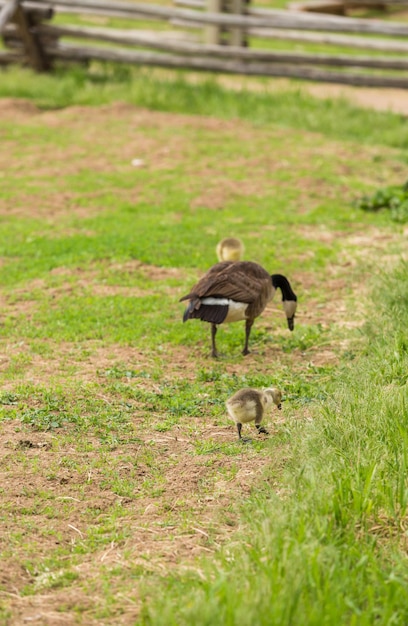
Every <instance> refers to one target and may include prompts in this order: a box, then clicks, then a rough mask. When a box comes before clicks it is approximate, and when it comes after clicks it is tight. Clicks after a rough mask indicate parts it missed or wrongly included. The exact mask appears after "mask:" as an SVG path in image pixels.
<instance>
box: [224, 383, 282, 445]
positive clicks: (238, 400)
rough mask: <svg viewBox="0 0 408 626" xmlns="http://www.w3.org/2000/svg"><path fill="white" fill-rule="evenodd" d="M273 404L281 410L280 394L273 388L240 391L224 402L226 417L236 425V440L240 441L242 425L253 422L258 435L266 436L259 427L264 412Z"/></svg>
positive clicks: (246, 388)
mask: <svg viewBox="0 0 408 626" xmlns="http://www.w3.org/2000/svg"><path fill="white" fill-rule="evenodd" d="M273 404H275V405H276V406H277V407H278V409H281V408H282V393H281V392H280V391H279V389H276V388H274V387H272V388H268V389H263V390H261V389H252V388H251V387H245V388H244V389H240V390H239V391H237V392H236V393H234V395H233V396H231V397H230V398H228V400H227V402H226V406H227V411H228V415H229V416H230V417H231V419H232V420H233V421H234V422H235V423H236V425H237V430H238V438H239V439H242V435H241V430H242V424H246V423H247V422H253V421H254V422H255V426H256V428H257V430H258V433H264V434H265V435H268V434H269V433H268V431H267V430H266V429H265V428H264V427H263V426H262V425H261V422H262V418H263V416H264V413H265V410H266V409H268V408H269V407H271V406H272V405H273Z"/></svg>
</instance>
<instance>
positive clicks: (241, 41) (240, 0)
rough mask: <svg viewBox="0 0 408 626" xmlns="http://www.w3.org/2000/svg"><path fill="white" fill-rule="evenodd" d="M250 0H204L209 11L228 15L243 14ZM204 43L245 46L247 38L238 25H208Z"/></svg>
mask: <svg viewBox="0 0 408 626" xmlns="http://www.w3.org/2000/svg"><path fill="white" fill-rule="evenodd" d="M250 1H251V0H206V9H207V12H209V13H228V14H230V15H244V14H245V13H246V9H247V7H248V5H249V3H250ZM205 43H208V44H213V45H218V46H219V45H227V46H246V45H247V38H246V34H245V32H244V30H243V29H242V28H240V27H230V28H226V27H223V26H217V25H212V24H211V25H209V26H207V27H206V29H205Z"/></svg>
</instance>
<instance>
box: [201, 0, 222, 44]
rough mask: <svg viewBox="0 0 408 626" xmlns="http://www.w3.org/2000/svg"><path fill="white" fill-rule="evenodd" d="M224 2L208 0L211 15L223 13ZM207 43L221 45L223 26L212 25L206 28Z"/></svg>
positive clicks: (208, 9)
mask: <svg viewBox="0 0 408 626" xmlns="http://www.w3.org/2000/svg"><path fill="white" fill-rule="evenodd" d="M222 5H223V0H207V6H206V8H207V11H208V12H209V13H221V11H222ZM205 43H208V44H214V45H219V44H220V43H221V26H216V25H215V24H214V25H213V24H210V25H209V26H207V27H206V28H205Z"/></svg>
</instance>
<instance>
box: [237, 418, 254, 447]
mask: <svg viewBox="0 0 408 626" xmlns="http://www.w3.org/2000/svg"><path fill="white" fill-rule="evenodd" d="M241 430H242V424H240V423H239V422H237V431H238V440H239V441H241V443H248V442H250V441H251V440H250V439H244V438H243V437H242V435H241Z"/></svg>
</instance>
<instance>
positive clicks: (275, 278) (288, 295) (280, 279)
mask: <svg viewBox="0 0 408 626" xmlns="http://www.w3.org/2000/svg"><path fill="white" fill-rule="evenodd" d="M271 279H272V285H273V286H274V287H275V289H278V288H279V289H280V290H281V292H282V300H294V301H295V302H296V301H297V297H296V294H295V293H294V291H293V290H292V287H291V286H290V283H289V281H288V279H287V278H286V276H282V274H272V276H271Z"/></svg>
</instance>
